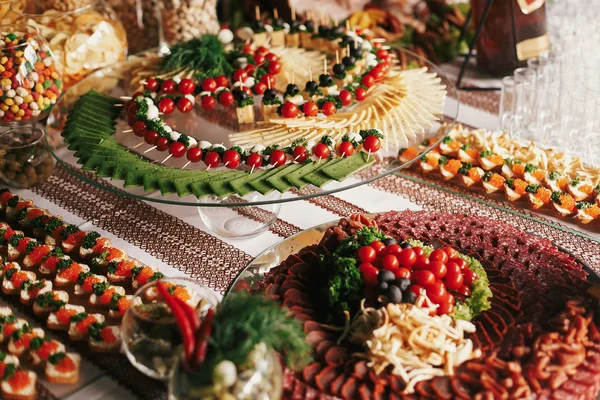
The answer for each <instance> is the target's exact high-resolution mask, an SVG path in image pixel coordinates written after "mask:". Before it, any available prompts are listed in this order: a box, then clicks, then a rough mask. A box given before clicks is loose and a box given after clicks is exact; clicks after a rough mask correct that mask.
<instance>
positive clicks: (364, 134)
mask: <svg viewBox="0 0 600 400" xmlns="http://www.w3.org/2000/svg"><path fill="white" fill-rule="evenodd" d="M358 133H359V135H360V136H361V137H362V138H363V139H365V138H366V137H368V136H375V137H378V138H379V139H383V134H382V133H381V131H380V130H379V129H375V128H373V129H362V130H361V131H360V132H358Z"/></svg>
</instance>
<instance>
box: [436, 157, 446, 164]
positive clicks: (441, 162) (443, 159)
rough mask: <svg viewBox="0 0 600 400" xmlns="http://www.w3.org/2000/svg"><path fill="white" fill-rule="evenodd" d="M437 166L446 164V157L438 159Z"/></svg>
mask: <svg viewBox="0 0 600 400" xmlns="http://www.w3.org/2000/svg"><path fill="white" fill-rule="evenodd" d="M438 164H439V165H446V164H448V157H446V156H440V158H438Z"/></svg>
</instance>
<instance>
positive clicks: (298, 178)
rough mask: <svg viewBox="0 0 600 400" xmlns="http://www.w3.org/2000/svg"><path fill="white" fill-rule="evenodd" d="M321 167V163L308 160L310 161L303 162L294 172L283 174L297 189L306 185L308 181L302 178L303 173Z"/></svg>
mask: <svg viewBox="0 0 600 400" xmlns="http://www.w3.org/2000/svg"><path fill="white" fill-rule="evenodd" d="M321 167H322V165H320V164H318V163H317V162H310V163H308V164H305V165H303V166H302V167H300V168H298V169H297V170H295V171H294V172H290V173H289V174H287V175H286V176H284V178H285V180H287V181H288V182H289V183H291V184H292V185H294V186H296V187H297V188H298V189H302V188H303V187H305V186H306V185H308V182H306V181H305V180H302V177H303V176H304V175H307V174H310V173H311V172H313V171H314V170H316V169H317V168H321Z"/></svg>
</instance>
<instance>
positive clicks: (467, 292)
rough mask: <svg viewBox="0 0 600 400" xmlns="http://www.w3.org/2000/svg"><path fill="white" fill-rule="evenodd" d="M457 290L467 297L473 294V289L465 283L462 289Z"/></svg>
mask: <svg viewBox="0 0 600 400" xmlns="http://www.w3.org/2000/svg"><path fill="white" fill-rule="evenodd" d="M457 292H458V293H459V294H462V295H463V296H465V297H469V296H470V295H471V289H470V288H469V287H468V286H467V285H464V284H463V285H462V286H461V287H460V289H458V290H457Z"/></svg>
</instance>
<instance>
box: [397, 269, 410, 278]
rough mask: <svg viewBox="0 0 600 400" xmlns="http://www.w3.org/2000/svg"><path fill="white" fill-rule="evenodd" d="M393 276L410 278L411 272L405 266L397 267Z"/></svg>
mask: <svg viewBox="0 0 600 400" xmlns="http://www.w3.org/2000/svg"><path fill="white" fill-rule="evenodd" d="M394 276H395V277H396V279H400V278H406V279H412V274H411V272H410V271H409V270H407V269H406V268H397V269H396V270H394Z"/></svg>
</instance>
